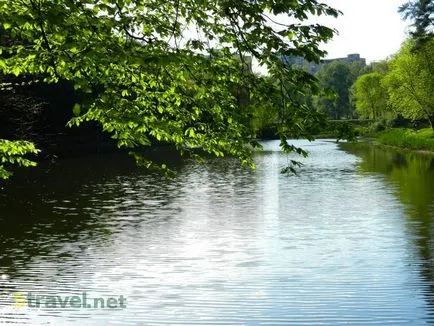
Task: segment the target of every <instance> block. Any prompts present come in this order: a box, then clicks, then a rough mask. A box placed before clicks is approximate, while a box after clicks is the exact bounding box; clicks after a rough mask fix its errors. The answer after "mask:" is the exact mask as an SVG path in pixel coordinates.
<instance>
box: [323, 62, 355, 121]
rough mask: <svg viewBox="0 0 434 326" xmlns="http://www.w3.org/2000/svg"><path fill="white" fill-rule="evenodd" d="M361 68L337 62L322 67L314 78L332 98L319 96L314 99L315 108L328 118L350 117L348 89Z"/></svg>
mask: <svg viewBox="0 0 434 326" xmlns="http://www.w3.org/2000/svg"><path fill="white" fill-rule="evenodd" d="M361 70H362V66H361V65H360V64H359V63H357V62H354V63H347V62H345V61H341V60H337V61H333V62H331V63H329V64H326V65H323V66H322V67H321V69H320V70H319V72H318V73H317V74H316V77H317V78H318V80H319V83H320V85H321V86H322V87H324V88H325V89H328V90H330V91H331V93H332V94H333V95H332V96H330V95H328V96H319V97H317V98H316V107H317V108H318V109H319V110H320V111H323V112H327V113H328V115H329V116H330V118H332V119H335V120H339V119H341V118H342V117H351V116H352V114H353V107H352V103H351V102H350V88H351V85H352V84H353V83H354V81H355V80H356V79H357V77H358V76H359V74H360V71H361Z"/></svg>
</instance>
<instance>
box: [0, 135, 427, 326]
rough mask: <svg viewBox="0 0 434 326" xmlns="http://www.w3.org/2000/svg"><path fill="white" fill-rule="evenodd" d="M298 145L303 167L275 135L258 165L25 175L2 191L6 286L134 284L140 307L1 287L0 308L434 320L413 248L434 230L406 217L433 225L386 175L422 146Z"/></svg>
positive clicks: (83, 164)
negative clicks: (394, 150) (83, 305)
mask: <svg viewBox="0 0 434 326" xmlns="http://www.w3.org/2000/svg"><path fill="white" fill-rule="evenodd" d="M297 145H301V146H303V147H305V148H306V149H307V150H308V151H309V152H310V154H311V155H310V156H309V158H308V159H306V160H304V163H305V165H304V167H303V169H302V171H301V173H300V176H293V177H288V176H284V175H281V174H280V173H279V171H280V169H281V168H282V167H284V166H285V164H287V163H288V160H289V159H288V157H287V156H285V155H283V154H282V153H280V152H279V150H278V142H274V141H271V142H266V143H264V148H265V152H264V153H263V154H260V155H258V156H257V157H256V158H255V159H256V162H257V165H258V168H257V170H256V171H250V170H245V169H242V168H240V167H239V166H238V163H237V162H236V161H235V160H230V159H225V160H214V159H210V160H206V161H205V162H204V163H203V164H198V163H196V162H192V161H176V162H175V163H174V164H175V168H176V169H177V171H178V175H177V177H176V178H174V179H169V180H168V179H164V178H162V177H159V176H156V175H153V174H147V173H145V172H144V171H142V170H140V169H137V168H136V167H134V165H133V164H132V162H129V161H127V160H124V159H122V158H121V157H119V156H103V157H95V158H86V159H83V160H78V159H77V160H67V161H62V162H59V164H58V165H55V166H51V167H50V169H51V171H50V173H49V174H47V173H45V172H46V168H47V167H44V166H41V167H40V168H39V169H35V170H33V171H32V172H29V174H27V175H21V176H18V179H15V181H14V183H13V184H11V185H9V186H8V187H6V188H5V189H4V191H3V193H2V194H1V197H0V209H1V212H2V213H1V214H2V215H1V216H0V237H1V241H2V247H1V248H0V275H2V274H7V275H9V279H7V280H1V279H0V289H1V291H3V292H4V293H6V294H7V293H10V292H17V291H19V292H27V291H32V292H33V293H38V294H46V295H60V294H63V295H74V294H78V295H80V294H81V292H83V291H86V292H88V293H89V294H90V295H91V296H94V297H96V296H109V295H114V296H116V295H121V294H122V295H124V296H125V297H126V298H127V308H126V309H123V310H116V309H115V310H97V309H93V310H92V309H91V310H88V309H60V310H59V309H48V308H44V309H39V310H38V309H36V310H35V309H29V308H25V309H21V310H19V309H16V308H15V307H14V306H13V305H12V304H11V302H7V301H1V302H0V322H10V323H16V324H19V325H21V324H30V325H38V324H47V323H51V324H55V325H72V324H84V325H107V324H124V325H192V324H196V325H217V324H219V325H262V324H264V325H266V324H268V325H309V324H310V325H317V324H324V325H343V324H348V323H352V324H361V325H369V324H382V325H387V324H388V325H398V324H408V323H411V324H412V325H418V324H426V323H430V322H432V321H433V318H432V317H431V316H430V314H431V312H430V307H429V306H428V305H427V301H428V300H429V298H430V297H432V296H431V295H430V294H429V293H428V291H429V290H427V285H426V284H427V282H426V280H427V276H424V277H423V278H422V279H421V278H420V275H419V274H418V273H419V272H421V270H422V271H424V270H425V269H426V265H427V263H426V261H425V260H426V259H430V257H431V256H429V258H426V257H428V256H423V255H420V254H413V252H412V250H413V248H414V247H415V246H414V244H415V243H416V244H417V245H418V246H422V243H423V244H424V245H425V246H426V244H425V243H424V242H420V241H421V239H422V238H424V237H425V235H424V234H423V233H422V232H421V231H419V232H416V233H410V232H408V229H411V230H413V229H414V228H416V225H413V224H417V223H419V224H417V225H418V226H417V227H420V228H423V227H424V225H423V223H422V222H420V220H419V219H414V220H413V219H408V220H406V216H407V209H409V207H410V204H408V205H407V204H406V205H405V206H404V205H403V204H402V202H400V201H399V200H397V197H396V195H395V192H396V191H397V189H398V188H397V187H398V186H397V181H392V182H391V183H387V182H385V180H384V177H383V175H386V174H387V175H389V174H392V172H393V171H394V169H399V170H400V171H407V170H408V169H409V168H410V167H411V166H412V161H411V160H409V159H408V158H407V157H404V158H400V159H398V161H396V160H395V156H391V157H390V160H389V161H387V163H386V159H385V157H383V156H382V155H388V154H382V153H371V154H372V157H371V156H369V155H371V154H366V155H365V154H362V152H360V153H359V152H357V153H356V152H355V154H356V155H357V156H361V157H362V159H359V158H357V156H355V155H352V154H348V153H346V152H344V151H340V150H338V147H337V145H336V144H335V143H333V142H327V141H319V142H315V143H308V142H304V141H299V142H298V144H297ZM363 153H365V152H363ZM368 153H370V152H369V151H368ZM363 155H365V156H366V157H365V156H363ZM372 160H375V161H376V163H375V162H372ZM398 162H401V163H400V167H399V168H398V167H397V163H398ZM403 162H406V163H403ZM383 163H384V164H383ZM382 164H383V165H384V166H383V165H382ZM365 165H367V166H371V165H372V166H377V165H379V168H378V169H379V170H381V172H380V173H378V171H377V170H376V172H374V170H373V169H371V170H370V169H366V168H364V166H365ZM358 166H360V169H361V170H360V171H359V170H358V169H357V167H358ZM421 168H422V167H421ZM386 171H387V172H386ZM394 173H396V172H394ZM418 173H419V172H418ZM377 174H378V175H377ZM410 195H411V196H412V194H409V196H410ZM417 199H418V200H420V199H419V198H417ZM408 200H409V201H413V200H416V198H413V197H411V198H409V199H408ZM425 200H428V199H425ZM431 212H432V211H431ZM430 225H431V224H430ZM406 228H407V229H406ZM424 232H426V231H424ZM426 236H428V235H426ZM424 239H425V238H424ZM423 273H424V272H423ZM421 293H423V295H421Z"/></svg>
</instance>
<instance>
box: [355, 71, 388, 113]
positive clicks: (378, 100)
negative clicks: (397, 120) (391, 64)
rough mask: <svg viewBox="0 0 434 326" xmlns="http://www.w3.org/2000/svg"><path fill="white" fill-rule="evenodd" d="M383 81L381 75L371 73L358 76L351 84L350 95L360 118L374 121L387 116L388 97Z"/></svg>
mask: <svg viewBox="0 0 434 326" xmlns="http://www.w3.org/2000/svg"><path fill="white" fill-rule="evenodd" d="M383 79H384V75H383V74H380V73H378V72H372V73H369V74H365V75H362V76H360V77H359V78H358V79H357V80H356V82H355V83H354V84H353V86H352V94H353V96H354V98H355V104H356V110H357V113H358V114H359V116H360V117H362V118H366V119H374V120H376V119H378V118H381V117H384V116H385V115H386V114H387V101H388V95H387V89H386V88H385V87H384V86H383Z"/></svg>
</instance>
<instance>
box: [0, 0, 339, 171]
mask: <svg viewBox="0 0 434 326" xmlns="http://www.w3.org/2000/svg"><path fill="white" fill-rule="evenodd" d="M308 14H316V15H332V16H337V15H338V14H339V12H338V11H336V10H334V9H332V8H330V7H329V6H327V5H325V4H321V3H320V2H318V1H317V0H295V1H274V0H273V1H272V0H266V1H260V2H245V1H226V0H222V1H220V0H215V1H189V0H170V1H162V0H20V1H19V0H0V22H1V26H2V28H3V30H2V31H1V32H2V33H3V34H7V35H9V36H10V38H11V39H12V40H13V42H10V43H12V44H7V45H5V44H1V45H2V47H1V48H0V51H1V54H0V72H1V73H3V74H13V75H16V76H40V77H41V78H42V79H43V81H44V82H45V83H57V82H59V81H61V80H66V81H68V82H70V83H72V84H73V85H74V87H75V89H76V90H77V91H79V92H81V93H86V94H88V97H87V99H86V100H85V101H83V102H82V103H77V104H76V105H75V106H74V114H75V115H76V117H75V118H74V119H72V120H71V121H70V125H71V126H72V125H80V124H82V123H84V122H87V121H94V122H97V123H98V124H100V125H101V126H102V129H103V130H104V131H106V132H108V133H110V134H111V135H112V137H113V138H114V139H115V140H116V141H117V143H118V146H119V147H125V148H130V149H131V152H132V154H133V155H134V156H135V157H136V158H137V160H138V161H139V162H140V163H143V164H145V165H146V166H148V167H152V166H155V165H154V163H153V162H150V161H147V160H145V159H144V158H143V157H140V156H139V155H138V154H137V151H136V150H137V149H139V148H140V147H142V146H149V145H150V144H152V143H153V142H155V141H159V142H164V143H168V144H171V145H173V146H174V147H176V148H177V150H178V151H179V152H181V153H182V154H184V153H186V152H189V149H191V148H196V147H201V148H202V149H203V150H204V151H205V152H208V153H211V154H213V155H216V156H224V155H232V156H235V157H237V158H239V159H240V161H241V163H242V164H244V165H250V166H252V161H251V155H250V154H251V153H250V150H249V149H248V148H249V147H247V146H245V143H246V141H248V140H249V139H250V138H251V132H250V128H248V126H246V123H245V121H248V119H246V114H248V110H245V109H243V110H240V109H239V106H238V102H237V97H236V94H234V93H236V92H234V89H235V88H237V87H242V88H244V89H247V90H248V91H249V94H250V97H256V98H257V99H258V100H268V98H267V97H266V96H264V94H262V93H261V91H262V89H263V85H261V86H258V84H263V83H264V82H266V81H261V82H260V83H258V82H257V78H253V77H251V78H246V74H245V58H246V56H247V55H249V56H253V57H254V58H255V60H257V61H258V63H259V64H260V65H263V66H267V67H268V70H269V73H270V75H271V76H272V77H273V78H274V79H275V80H283V79H287V80H291V81H292V82H293V84H292V86H293V87H294V90H299V91H300V92H303V90H304V89H316V86H315V81H314V79H312V78H310V77H308V76H306V75H304V76H303V78H299V76H298V75H296V73H295V72H294V71H293V70H291V69H288V68H286V67H285V66H284V65H283V64H282V63H281V62H280V60H279V56H278V54H279V55H280V54H283V55H298V56H303V57H305V58H306V59H307V60H309V61H318V60H319V58H320V57H321V56H323V55H324V52H323V51H321V50H320V49H319V47H318V46H319V44H320V43H321V42H323V41H327V40H329V39H330V38H331V37H332V36H333V34H334V31H333V30H332V29H330V28H327V27H324V26H321V25H318V24H314V25H312V24H307V23H304V21H305V20H307V19H308ZM272 15H279V16H281V17H285V16H286V17H287V18H288V19H287V21H292V22H294V23H290V24H278V25H276V24H274V23H273V18H272V17H271V16H272ZM272 26H278V27H272ZM204 72H206V73H204ZM269 87H272V86H271V85H269ZM275 87H277V85H275ZM273 101H274V102H275V103H277V102H280V103H281V104H282V103H283V105H285V110H281V112H286V114H287V115H286V116H281V117H280V120H279V121H280V122H281V123H282V124H283V125H288V124H289V125H290V123H292V117H293V116H302V117H303V119H302V120H303V122H304V123H305V124H306V125H308V124H309V122H310V121H315V119H314V117H312V113H311V112H307V111H306V110H305V108H304V106H303V105H300V104H299V103H296V101H292V100H291V99H287V100H286V101H280V99H279V98H277V99H276V98H275V99H273ZM279 105H280V104H279ZM288 121H289V123H288ZM303 128H304V127H303V126H301V129H303ZM285 131H286V129H285V128H282V129H281V133H280V136H281V140H282V147H283V149H285V150H286V151H291V150H294V149H295V148H294V147H292V146H290V145H289V144H288V143H287V142H286V138H287V135H288V133H285ZM155 167H156V166H155ZM162 167H163V168H165V165H163V166H162Z"/></svg>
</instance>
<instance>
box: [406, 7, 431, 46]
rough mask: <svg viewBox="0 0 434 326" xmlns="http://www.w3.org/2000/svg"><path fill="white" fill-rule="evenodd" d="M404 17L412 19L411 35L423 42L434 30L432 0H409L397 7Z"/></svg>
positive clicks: (420, 42)
mask: <svg viewBox="0 0 434 326" xmlns="http://www.w3.org/2000/svg"><path fill="white" fill-rule="evenodd" d="M399 12H400V13H401V14H402V15H403V17H404V19H407V20H410V21H412V27H413V30H412V32H411V35H412V36H413V37H414V38H416V39H417V40H418V43H419V44H423V43H424V42H425V41H426V40H428V39H430V38H432V36H433V31H434V1H432V0H410V1H408V2H406V3H405V4H403V5H402V6H401V7H400V8H399Z"/></svg>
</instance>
